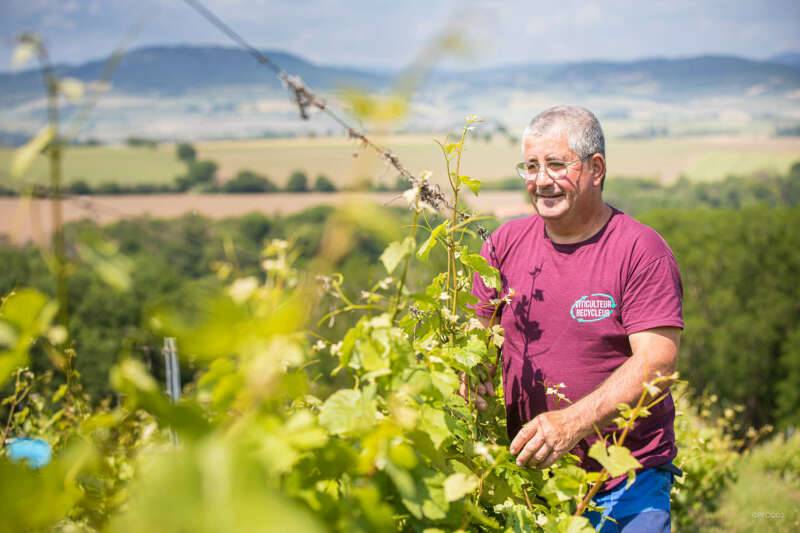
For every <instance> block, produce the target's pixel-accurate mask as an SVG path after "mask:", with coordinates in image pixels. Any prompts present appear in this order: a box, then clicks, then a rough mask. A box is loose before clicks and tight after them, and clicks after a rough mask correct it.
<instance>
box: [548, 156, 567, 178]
mask: <svg viewBox="0 0 800 533" xmlns="http://www.w3.org/2000/svg"><path fill="white" fill-rule="evenodd" d="M547 175H548V176H550V177H551V178H553V179H556V180H560V179H564V178H565V177H566V175H567V164H566V163H564V162H563V161H548V162H547Z"/></svg>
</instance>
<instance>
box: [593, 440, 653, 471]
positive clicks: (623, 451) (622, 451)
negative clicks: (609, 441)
mask: <svg viewBox="0 0 800 533" xmlns="http://www.w3.org/2000/svg"><path fill="white" fill-rule="evenodd" d="M589 457H591V458H592V459H594V460H595V461H597V462H598V463H600V464H601V465H602V466H603V468H605V469H606V470H608V473H609V474H611V477H617V476H621V475H622V474H626V473H628V472H630V471H632V470H636V469H637V468H641V466H642V465H641V463H639V461H637V460H636V458H635V457H634V456H633V455H631V451H630V450H629V449H628V448H625V447H624V446H617V445H611V446H609V447H608V448H606V446H605V443H604V442H602V441H597V442H595V443H594V444H592V447H591V448H589Z"/></svg>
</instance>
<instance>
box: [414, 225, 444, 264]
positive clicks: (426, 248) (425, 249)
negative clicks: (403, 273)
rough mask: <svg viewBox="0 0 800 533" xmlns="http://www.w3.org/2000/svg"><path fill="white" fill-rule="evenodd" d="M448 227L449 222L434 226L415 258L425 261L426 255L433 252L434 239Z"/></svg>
mask: <svg viewBox="0 0 800 533" xmlns="http://www.w3.org/2000/svg"><path fill="white" fill-rule="evenodd" d="M449 225H450V221H449V220H445V221H444V222H442V223H441V224H439V225H438V226H436V227H435V228H434V229H433V231H431V234H430V235H429V236H428V238H427V240H426V241H425V242H423V243H422V246H420V248H419V250H417V257H419V258H420V259H422V260H423V261H427V259H428V255H429V254H430V253H431V250H433V248H434V246H436V239H437V238H438V237H439V236H440V235H441V234H442V233H444V232H445V231H446V230H447V227H448V226H449Z"/></svg>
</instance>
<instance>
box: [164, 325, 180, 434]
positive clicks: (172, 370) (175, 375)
mask: <svg viewBox="0 0 800 533" xmlns="http://www.w3.org/2000/svg"><path fill="white" fill-rule="evenodd" d="M163 353H164V370H165V375H166V380H165V381H166V386H167V395H168V396H169V398H170V400H171V401H172V403H176V402H177V401H178V400H179V399H180V397H181V367H180V366H179V365H178V348H177V347H176V345H175V337H165V338H164V349H163ZM170 433H171V434H172V443H173V444H174V445H176V446H177V444H178V436H177V434H176V433H175V430H174V429H171V430H170Z"/></svg>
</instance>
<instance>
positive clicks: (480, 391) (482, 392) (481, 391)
mask: <svg viewBox="0 0 800 533" xmlns="http://www.w3.org/2000/svg"><path fill="white" fill-rule="evenodd" d="M478 394H480V395H481V396H485V395H486V385H484V384H483V383H479V384H478Z"/></svg>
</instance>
